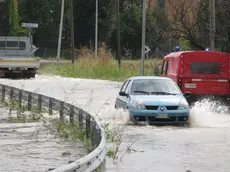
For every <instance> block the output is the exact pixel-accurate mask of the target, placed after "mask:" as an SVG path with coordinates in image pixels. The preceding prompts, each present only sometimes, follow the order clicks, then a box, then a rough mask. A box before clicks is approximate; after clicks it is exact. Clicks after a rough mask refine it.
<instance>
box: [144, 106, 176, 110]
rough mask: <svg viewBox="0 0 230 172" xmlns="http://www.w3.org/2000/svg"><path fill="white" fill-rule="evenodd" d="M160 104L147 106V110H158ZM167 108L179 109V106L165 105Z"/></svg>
mask: <svg viewBox="0 0 230 172" xmlns="http://www.w3.org/2000/svg"><path fill="white" fill-rule="evenodd" d="M158 107H159V106H145V108H146V109H147V110H157V109H158ZM165 107H166V109H167V110H177V109H178V106H165Z"/></svg>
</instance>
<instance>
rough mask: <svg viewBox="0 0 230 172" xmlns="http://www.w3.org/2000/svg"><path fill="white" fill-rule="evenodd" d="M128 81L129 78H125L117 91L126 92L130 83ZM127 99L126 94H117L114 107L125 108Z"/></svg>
mask: <svg viewBox="0 0 230 172" xmlns="http://www.w3.org/2000/svg"><path fill="white" fill-rule="evenodd" d="M130 81H131V80H126V81H125V82H124V83H123V85H122V86H121V89H120V91H119V93H120V92H125V93H127V94H128V92H129V91H128V88H129V87H128V86H129V84H130ZM128 101H129V98H128V96H121V95H118V96H117V98H116V105H115V107H116V108H123V109H127V103H128Z"/></svg>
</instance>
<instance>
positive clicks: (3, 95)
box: [1, 85, 6, 102]
mask: <svg viewBox="0 0 230 172" xmlns="http://www.w3.org/2000/svg"><path fill="white" fill-rule="evenodd" d="M5 88H6V87H5V85H2V97H1V98H2V102H5Z"/></svg>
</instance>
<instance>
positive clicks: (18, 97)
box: [0, 84, 106, 172]
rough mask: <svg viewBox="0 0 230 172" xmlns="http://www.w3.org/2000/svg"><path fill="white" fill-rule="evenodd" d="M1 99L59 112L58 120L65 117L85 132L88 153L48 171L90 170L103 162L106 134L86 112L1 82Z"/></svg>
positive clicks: (85, 171)
mask: <svg viewBox="0 0 230 172" xmlns="http://www.w3.org/2000/svg"><path fill="white" fill-rule="evenodd" d="M0 95H1V102H5V101H6V100H15V101H17V102H18V106H19V107H22V103H24V104H25V103H26V104H27V110H28V111H30V110H32V108H33V107H36V108H38V110H42V109H47V111H48V113H49V115H52V114H53V113H54V112H58V113H59V119H60V121H61V122H64V119H65V118H66V117H68V118H69V122H70V123H72V124H73V125H74V121H75V120H77V121H78V125H79V128H80V129H82V130H84V131H85V137H86V138H88V139H90V141H91V150H92V151H91V152H90V153H89V154H88V155H86V156H85V157H83V158H81V159H78V160H76V161H69V163H68V164H66V165H64V166H60V167H57V168H53V169H48V170H47V171H52V172H91V171H94V170H96V169H97V168H98V167H100V166H101V165H102V163H103V162H104V159H105V154H106V136H105V132H104V130H103V128H102V127H101V125H100V124H99V121H97V120H96V119H95V118H93V117H92V116H91V115H90V114H89V113H88V112H85V111H84V110H82V109H80V108H78V107H76V106H74V105H72V104H69V103H66V102H64V101H60V100H57V99H55V98H52V97H48V96H45V95H41V94H37V93H33V92H29V91H25V90H21V89H18V88H15V87H10V86H7V85H2V84H0Z"/></svg>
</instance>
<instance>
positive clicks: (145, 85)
mask: <svg viewBox="0 0 230 172" xmlns="http://www.w3.org/2000/svg"><path fill="white" fill-rule="evenodd" d="M131 94H132V95H138V94H144V95H178V94H181V91H180V90H179V88H178V87H177V86H176V84H175V83H174V82H173V81H172V80H169V79H136V80H134V81H133V84H132V88H131Z"/></svg>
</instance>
